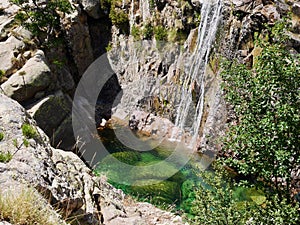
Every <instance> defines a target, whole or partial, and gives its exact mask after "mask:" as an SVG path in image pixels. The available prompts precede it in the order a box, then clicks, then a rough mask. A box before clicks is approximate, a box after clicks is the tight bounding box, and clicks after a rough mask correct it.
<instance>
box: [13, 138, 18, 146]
mask: <svg viewBox="0 0 300 225" xmlns="http://www.w3.org/2000/svg"><path fill="white" fill-rule="evenodd" d="M12 142H13V145H14V146H15V147H16V148H18V147H19V146H18V140H17V139H13V140H12Z"/></svg>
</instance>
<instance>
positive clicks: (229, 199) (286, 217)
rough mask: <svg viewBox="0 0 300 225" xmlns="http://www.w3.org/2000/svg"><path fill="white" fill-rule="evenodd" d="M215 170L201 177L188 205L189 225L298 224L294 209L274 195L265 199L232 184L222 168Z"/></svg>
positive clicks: (258, 194)
mask: <svg viewBox="0 0 300 225" xmlns="http://www.w3.org/2000/svg"><path fill="white" fill-rule="evenodd" d="M215 169H216V170H215V172H214V173H212V172H210V173H208V172H202V173H201V174H200V175H201V177H202V179H203V183H202V185H199V186H198V190H197V191H196V192H195V199H194V200H193V201H192V203H191V209H190V215H188V217H189V219H190V222H191V224H206V225H209V224H211V225H214V224H226V225H231V224H252V225H256V224H257V225H259V224H274V225H279V224H289V225H296V224H299V222H300V220H299V219H300V217H299V213H298V211H297V206H292V205H291V204H289V203H287V201H286V200H280V199H279V198H278V196H277V195H274V196H269V197H267V196H266V195H265V194H264V192H262V191H259V190H257V189H256V188H254V187H252V188H249V187H247V186H244V187H243V185H244V184H242V183H235V184H234V183H232V182H231V179H230V177H229V176H228V174H226V172H225V171H224V168H222V167H220V166H217V167H216V168H215Z"/></svg>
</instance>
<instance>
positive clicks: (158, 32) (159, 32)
mask: <svg viewBox="0 0 300 225" xmlns="http://www.w3.org/2000/svg"><path fill="white" fill-rule="evenodd" d="M154 37H155V39H156V40H157V41H166V40H167V37H168V32H167V29H166V28H164V27H163V26H157V27H155V28H154Z"/></svg>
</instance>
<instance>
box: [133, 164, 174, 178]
mask: <svg viewBox="0 0 300 225" xmlns="http://www.w3.org/2000/svg"><path fill="white" fill-rule="evenodd" d="M156 163H161V164H160V168H159V169H156V170H151V169H149V168H148V167H147V166H148V165H153V164H156ZM135 165H136V166H139V167H140V168H139V173H138V174H136V170H133V172H132V173H131V174H130V176H132V177H134V178H135V179H168V178H169V177H170V175H173V174H175V173H177V171H178V169H177V168H176V167H175V166H174V165H172V164H170V163H167V162H161V161H157V162H155V161H152V162H149V163H145V162H139V163H137V164H135Z"/></svg>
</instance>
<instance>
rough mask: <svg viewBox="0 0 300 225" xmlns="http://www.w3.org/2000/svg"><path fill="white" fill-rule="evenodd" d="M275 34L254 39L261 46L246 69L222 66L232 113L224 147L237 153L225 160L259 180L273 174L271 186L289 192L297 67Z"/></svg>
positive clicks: (297, 120)
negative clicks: (234, 122)
mask: <svg viewBox="0 0 300 225" xmlns="http://www.w3.org/2000/svg"><path fill="white" fill-rule="evenodd" d="M274 30H275V31H276V32H277V30H276V29H274ZM280 32H281V31H280ZM280 35H282V34H280ZM280 35H279V34H278V33H273V32H272V33H271V34H270V35H269V37H272V41H270V39H269V42H266V41H264V42H261V43H259V44H258V47H259V48H261V52H260V55H259V56H257V57H256V60H255V64H254V67H253V68H252V69H248V68H247V67H246V66H244V65H240V64H238V63H237V62H234V63H231V62H229V63H226V64H225V65H224V66H223V68H224V71H223V73H222V76H223V79H224V81H225V82H224V84H223V88H224V91H225V93H226V99H227V100H228V102H230V103H231V104H232V105H234V110H235V112H236V115H237V117H238V121H237V125H236V126H232V127H231V128H230V131H229V132H228V135H227V138H226V140H225V143H224V150H225V151H230V152H233V154H234V155H236V156H238V157H235V158H229V159H228V160H226V163H227V164H228V165H230V166H231V167H234V168H235V169H236V170H237V171H238V173H240V174H243V175H246V176H247V175H251V176H253V177H255V178H257V181H258V182H260V183H261V185H263V186H266V184H270V182H271V180H272V178H273V179H274V178H275V179H274V185H272V186H273V188H275V189H276V190H277V191H279V192H281V193H284V194H285V195H286V196H290V194H291V192H290V191H291V188H292V187H291V184H292V175H291V174H292V173H291V171H292V170H294V169H296V168H297V166H298V165H299V162H300V155H299V152H300V139H299V136H300V129H299V126H300V104H299V96H300V93H299V90H300V79H299V74H300V67H299V65H298V62H297V59H296V58H295V56H294V55H291V54H290V52H289V50H288V49H286V47H285V45H284V43H285V41H283V40H285V38H282V37H281V36H280ZM282 39H283V40H282ZM277 178H280V179H284V180H285V182H286V186H282V183H281V182H280V181H279V180H280V179H277ZM261 181H263V182H261Z"/></svg>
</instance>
